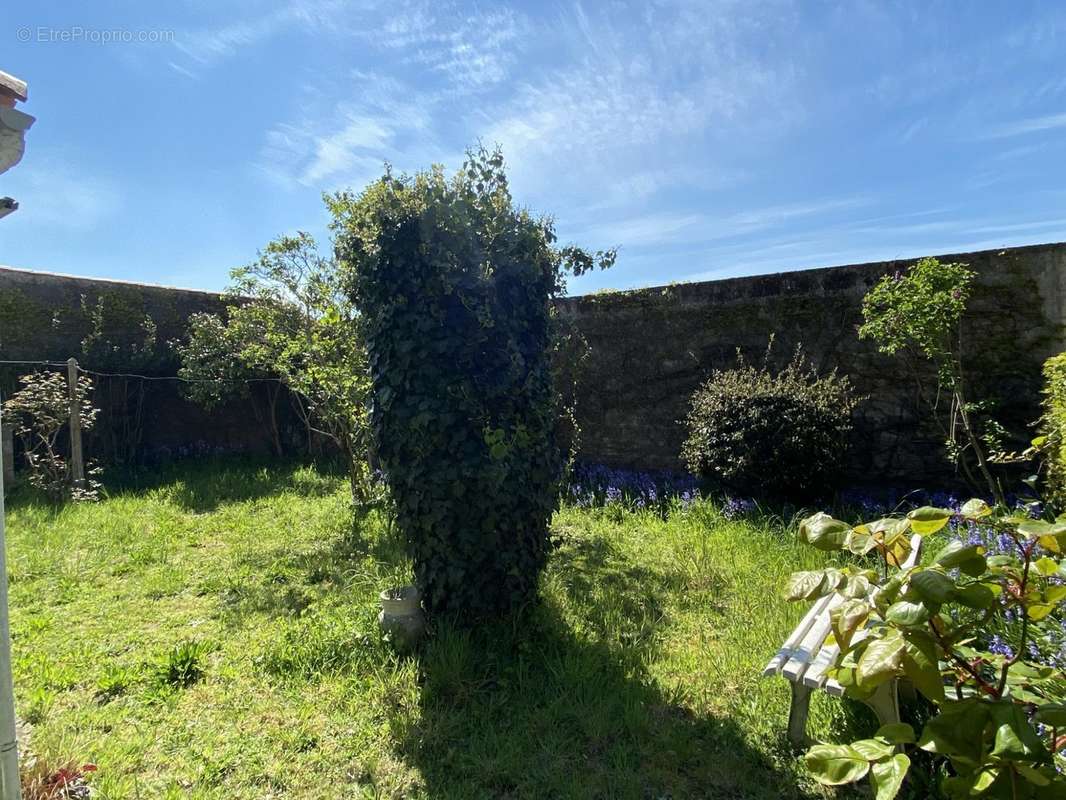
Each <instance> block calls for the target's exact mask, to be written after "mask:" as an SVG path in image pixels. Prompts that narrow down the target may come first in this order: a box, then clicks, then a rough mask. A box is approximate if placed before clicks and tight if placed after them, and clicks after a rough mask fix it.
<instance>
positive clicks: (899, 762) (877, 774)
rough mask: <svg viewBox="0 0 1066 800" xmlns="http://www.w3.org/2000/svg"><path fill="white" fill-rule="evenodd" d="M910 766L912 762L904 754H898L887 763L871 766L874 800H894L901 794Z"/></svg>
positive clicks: (871, 784)
mask: <svg viewBox="0 0 1066 800" xmlns="http://www.w3.org/2000/svg"><path fill="white" fill-rule="evenodd" d="M910 766H911V760H910V759H909V758H907V756H906V755H904V754H903V753H896V754H895V755H894V756H892V757H891V758H889V759H888V760H887V761H882V762H879V763H877V764H871V765H870V786H871V788H873V790H874V800H892V798H894V797H895V796H896V795H897V794H899V790H900V787H901V786H902V785H903V779H904V778H905V777H907V770H908V769H910Z"/></svg>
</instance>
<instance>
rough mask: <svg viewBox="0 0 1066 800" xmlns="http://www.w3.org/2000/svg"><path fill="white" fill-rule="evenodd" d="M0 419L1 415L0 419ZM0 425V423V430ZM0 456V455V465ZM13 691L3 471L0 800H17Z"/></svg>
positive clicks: (0, 492) (0, 513)
mask: <svg viewBox="0 0 1066 800" xmlns="http://www.w3.org/2000/svg"><path fill="white" fill-rule="evenodd" d="M0 416H2V415H0ZM2 425H3V422H2V419H0V426H2ZM2 460H3V455H2V454H0V461H2ZM16 737H17V734H16V728H15V687H14V683H13V681H12V679H11V627H10V625H9V623H8V617H7V542H6V540H5V537H4V470H3V469H0V800H19V798H20V797H21V796H22V790H21V788H20V781H19V757H18V740H17V738H16Z"/></svg>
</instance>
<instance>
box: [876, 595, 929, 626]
mask: <svg viewBox="0 0 1066 800" xmlns="http://www.w3.org/2000/svg"><path fill="white" fill-rule="evenodd" d="M932 616H933V612H932V611H930V610H929V609H928V608H927V607H926V606H925V604H924V603H922V602H921V601H918V602H911V601H909V600H899V601H897V602H895V603H893V604H892V605H890V606H889V607H888V610H887V611H886V612H885V620H886V621H887V622H891V623H892V624H893V625H902V626H904V627H913V626H915V625H925V623H927V622H928V621H929V620H930V618H931V617H932Z"/></svg>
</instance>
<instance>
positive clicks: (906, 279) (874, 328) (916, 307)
mask: <svg viewBox="0 0 1066 800" xmlns="http://www.w3.org/2000/svg"><path fill="white" fill-rule="evenodd" d="M974 277H975V275H974V273H973V272H972V271H970V270H969V269H967V267H966V265H965V264H941V263H940V262H939V261H937V260H936V259H935V258H923V259H921V260H920V261H918V262H917V263H916V264H914V265H913V266H912V267H910V268H909V269H908V270H907V271H906V272H905V273H899V272H897V273H896V274H894V275H886V276H884V277H883V278H881V280H880V281H878V282H877V284H876V285H875V286H874V287H873V288H872V289H871V290H870V291H869V292H868V293H867V294H866V297H864V298H863V303H862V313H863V318H864V320H865V322H864V324H863V325H862V327H860V328H859V336H860V338H864V339H873V340H874V341H876V342H877V345H878V349H879V350H880V351H881V352H882V353H887V354H889V355H895V354H897V353H907V354H910V355H911V356H912V357H920V358H923V359H926V360H928V361H930V362H932V364H933V365H934V366H935V367H936V371H937V380H938V383H939V386H940V388H941V389H943V390H945V391H947V392H948V394H949V397H950V408H949V410H948V415H947V418H948V422H947V423H946V424H944V423H943V422H942V420H941V417H940V415H939V413H936V412H937V401H936V400H932V401H929V403H930V405H931V406H932V407H933V409H934V415H935V418H936V420H937V422H938V424H940V425H941V427H942V428H943V430H944V433H945V436H946V441H947V447H948V452H949V455H950V456H951V457H952V458H953V459H954V460H955V461H956V463H958V464H959V465H960V466H961V467H962V469H963V471H964V472H965V473H966V475H967V477H968V478H969V479H970V482H971V483H972V484H975V485H976V484H977V482H976V480H975V479H974V476H973V474H972V471H971V467H970V464H969V459H970V458H972V459H973V460H974V461H975V462H976V465H977V469H978V471H979V472H980V474H981V478H982V480H983V481H984V483H985V485H987V487H988V490H989V491H990V492H991V493H992V496H993V497H994V498H995V499H996V501H997V502H999V503H1002V502H1003V501H1004V497H1003V489H1002V486H1001V485H1000V483H999V481H998V480H996V479H995V478H994V477H993V475H992V471H991V469H990V468H989V459H988V455H987V454H986V452H985V444H984V443H983V442H982V437H981V435H980V433H979V431H978V428H977V422H976V420H975V419H974V416H973V415H974V412H975V411H976V410H977V409H978V406H977V405H976V404H975V403H974V402H973V401H972V399H971V398H970V397H969V394H968V393H969V386H968V385H967V381H966V378H965V374H964V372H963V368H962V345H963V338H962V325H961V321H962V315H963V312H964V311H965V310H966V302H967V300H969V298H970V294H971V292H972V284H973V279H974ZM919 387H921V381H920V379H919ZM923 395H924V393H923ZM937 395H938V396H939V392H938V393H937ZM960 438H961V439H962V441H961V442H960Z"/></svg>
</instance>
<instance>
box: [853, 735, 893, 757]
mask: <svg viewBox="0 0 1066 800" xmlns="http://www.w3.org/2000/svg"><path fill="white" fill-rule="evenodd" d="M851 746H852V748H853V749H854V750H855V752H856V753H858V754H859V755H860V756H862V757H863V758H865V759H866V760H867V761H879V760H881V759H882V758H888V757H889V756H890V755H892V754H893V753H894V752H896V748H894V747H893V746H892V745H890V744H888V743H886V742H882V741H878V740H877V739H859V741H857V742H852V743H851Z"/></svg>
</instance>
